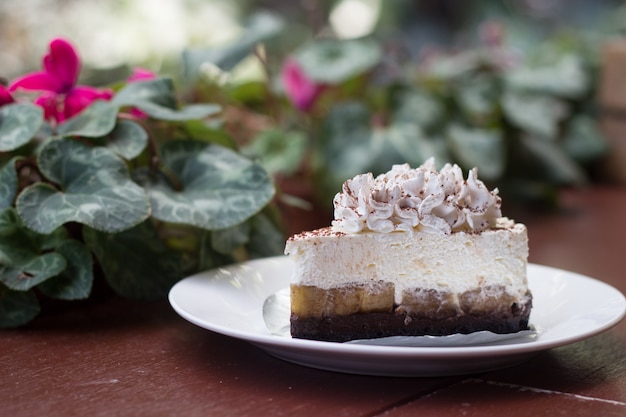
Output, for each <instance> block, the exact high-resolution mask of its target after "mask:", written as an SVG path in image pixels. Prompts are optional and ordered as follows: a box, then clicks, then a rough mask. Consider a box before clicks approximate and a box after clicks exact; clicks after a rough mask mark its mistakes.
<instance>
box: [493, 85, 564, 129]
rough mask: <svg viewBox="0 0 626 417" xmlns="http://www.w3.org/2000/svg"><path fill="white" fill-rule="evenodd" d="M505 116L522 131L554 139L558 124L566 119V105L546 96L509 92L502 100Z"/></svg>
mask: <svg viewBox="0 0 626 417" xmlns="http://www.w3.org/2000/svg"><path fill="white" fill-rule="evenodd" d="M502 107H503V109H504V114H505V116H506V117H507V119H508V120H510V122H511V123H512V124H513V125H515V126H517V127H519V128H520V129H522V130H524V131H526V132H528V133H531V134H533V135H537V136H541V137H543V138H552V139H554V138H555V137H556V135H557V132H558V123H559V121H560V120H561V119H562V118H563V117H565V115H566V111H565V104H564V103H563V102H561V101H560V100H558V99H555V98H553V97H550V96H546V95H539V94H532V93H516V92H507V93H505V94H504V96H503V98H502Z"/></svg>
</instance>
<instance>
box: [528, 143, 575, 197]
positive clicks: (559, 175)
mask: <svg viewBox="0 0 626 417" xmlns="http://www.w3.org/2000/svg"><path fill="white" fill-rule="evenodd" d="M521 144H522V145H523V146H524V148H525V149H526V150H527V151H529V152H530V153H531V154H532V155H533V157H534V158H535V159H536V161H537V162H538V163H540V164H541V167H542V168H543V170H544V171H545V175H546V178H548V179H549V180H550V181H551V182H553V183H555V184H569V185H583V184H585V183H586V182H587V177H586V174H585V172H584V171H583V170H582V168H581V167H580V166H578V165H577V164H576V163H575V162H574V161H573V160H572V159H570V158H569V157H568V156H567V154H566V153H565V152H564V151H563V150H562V149H561V148H560V147H559V146H558V145H557V144H556V143H555V142H553V141H549V140H544V139H539V138H535V137H532V136H524V137H522V140H521Z"/></svg>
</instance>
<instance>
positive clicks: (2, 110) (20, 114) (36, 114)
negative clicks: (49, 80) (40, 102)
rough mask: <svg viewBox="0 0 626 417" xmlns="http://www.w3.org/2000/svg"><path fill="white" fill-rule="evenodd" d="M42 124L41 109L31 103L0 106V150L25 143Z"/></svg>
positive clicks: (7, 150) (9, 149)
mask: <svg viewBox="0 0 626 417" xmlns="http://www.w3.org/2000/svg"><path fill="white" fill-rule="evenodd" d="M42 124H43V110H42V109H41V107H39V106H36V105H34V104H31V103H13V104H6V105H4V106H2V107H0V152H9V151H12V150H15V149H17V148H19V147H20V146H22V145H25V144H27V143H28V142H30V140H31V139H32V138H33V137H34V136H35V134H36V133H37V131H38V130H39V128H40V127H41V125H42Z"/></svg>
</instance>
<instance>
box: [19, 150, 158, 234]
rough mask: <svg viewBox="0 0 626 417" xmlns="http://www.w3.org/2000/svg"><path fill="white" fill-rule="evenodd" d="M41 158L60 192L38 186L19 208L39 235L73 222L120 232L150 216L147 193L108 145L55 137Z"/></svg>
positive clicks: (23, 195)
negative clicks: (94, 144)
mask: <svg viewBox="0 0 626 417" xmlns="http://www.w3.org/2000/svg"><path fill="white" fill-rule="evenodd" d="M38 160H39V168H40V170H41V172H42V173H43V174H44V175H45V176H46V177H47V178H48V179H50V180H51V181H54V182H55V183H57V184H59V186H60V187H61V190H58V189H56V188H54V187H52V186H50V185H47V184H43V183H38V184H34V185H32V186H30V187H27V188H26V189H25V190H24V191H23V192H22V193H21V194H20V195H19V196H18V198H17V203H16V207H17V211H18V213H19V215H20V217H21V218H22V220H23V221H24V223H25V224H26V226H27V227H29V228H31V229H33V230H35V231H37V232H39V233H44V234H46V233H50V232H51V231H53V230H54V229H56V228H57V227H59V226H61V225H63V224H65V223H68V222H72V221H74V222H79V223H83V224H86V225H88V226H91V227H93V228H95V229H98V230H102V231H106V232H111V233H115V232H119V231H122V230H125V229H128V228H130V227H132V226H134V225H136V224H138V223H140V222H142V221H143V220H145V219H146V218H148V216H149V215H150V205H149V201H148V198H147V196H146V193H145V191H144V190H143V189H142V188H141V187H139V186H138V185H137V184H135V183H134V182H132V181H131V180H130V177H129V174H128V170H127V167H126V164H125V163H124V161H123V160H121V159H120V158H119V157H117V156H116V155H115V154H113V153H112V152H111V151H110V150H108V149H106V148H103V147H90V146H88V145H85V144H83V143H81V142H78V141H75V140H72V139H67V138H66V139H56V140H50V141H48V142H47V143H45V144H44V145H43V147H42V148H41V149H40V151H39V154H38Z"/></svg>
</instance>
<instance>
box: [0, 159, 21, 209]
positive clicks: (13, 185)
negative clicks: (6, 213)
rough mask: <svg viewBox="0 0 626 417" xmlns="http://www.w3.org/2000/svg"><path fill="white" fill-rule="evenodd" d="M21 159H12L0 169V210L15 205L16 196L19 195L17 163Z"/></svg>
mask: <svg viewBox="0 0 626 417" xmlns="http://www.w3.org/2000/svg"><path fill="white" fill-rule="evenodd" d="M19 159H21V158H19V157H15V158H12V159H11V160H10V161H9V162H7V163H6V164H4V165H3V166H1V167H0V210H3V209H5V208H7V207H11V206H12V205H13V200H15V194H17V172H15V163H16V162H17V161H18V160H19Z"/></svg>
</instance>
